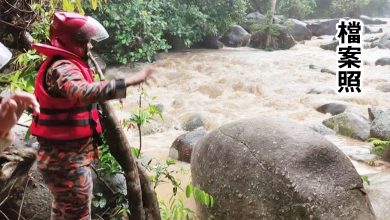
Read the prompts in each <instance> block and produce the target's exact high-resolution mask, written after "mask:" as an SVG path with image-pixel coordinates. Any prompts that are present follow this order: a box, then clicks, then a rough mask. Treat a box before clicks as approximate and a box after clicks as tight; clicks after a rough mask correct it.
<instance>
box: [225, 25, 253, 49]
mask: <svg viewBox="0 0 390 220" xmlns="http://www.w3.org/2000/svg"><path fill="white" fill-rule="evenodd" d="M250 38H251V35H250V34H249V33H248V32H247V31H246V30H245V29H244V28H242V27H241V26H239V25H233V26H231V27H230V29H229V30H228V31H227V32H226V33H225V34H224V35H223V36H222V38H221V39H220V40H221V42H222V43H223V44H224V45H225V46H228V47H245V46H247V44H248V42H249V39H250Z"/></svg>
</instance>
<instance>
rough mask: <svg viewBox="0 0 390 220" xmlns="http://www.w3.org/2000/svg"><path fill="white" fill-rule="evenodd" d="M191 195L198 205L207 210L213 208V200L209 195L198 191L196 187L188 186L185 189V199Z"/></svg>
mask: <svg viewBox="0 0 390 220" xmlns="http://www.w3.org/2000/svg"><path fill="white" fill-rule="evenodd" d="M191 194H192V195H193V196H194V199H195V201H197V202H198V203H200V204H202V205H205V206H207V207H209V208H211V207H213V206H214V198H213V197H212V196H211V195H209V194H208V193H206V192H205V191H203V190H201V189H199V188H198V187H195V186H193V185H192V184H188V185H187V187H186V197H187V198H190V196H191Z"/></svg>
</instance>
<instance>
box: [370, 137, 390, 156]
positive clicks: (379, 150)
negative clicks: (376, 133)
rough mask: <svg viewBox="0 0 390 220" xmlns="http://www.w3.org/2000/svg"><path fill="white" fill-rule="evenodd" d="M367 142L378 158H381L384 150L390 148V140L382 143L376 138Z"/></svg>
mask: <svg viewBox="0 0 390 220" xmlns="http://www.w3.org/2000/svg"><path fill="white" fill-rule="evenodd" d="M368 141H369V142H371V143H372V144H373V145H374V147H373V148H372V150H371V151H372V152H373V153H375V154H377V155H379V156H382V155H383V152H384V151H385V150H386V148H388V147H389V146H390V140H388V141H384V140H380V139H378V138H370V139H368Z"/></svg>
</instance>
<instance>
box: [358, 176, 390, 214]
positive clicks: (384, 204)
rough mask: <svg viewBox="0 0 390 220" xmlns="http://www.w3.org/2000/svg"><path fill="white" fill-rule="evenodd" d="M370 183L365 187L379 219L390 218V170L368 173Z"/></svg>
mask: <svg viewBox="0 0 390 220" xmlns="http://www.w3.org/2000/svg"><path fill="white" fill-rule="evenodd" d="M367 177H368V180H369V181H370V184H367V185H366V186H365V187H364V188H365V189H366V191H367V194H368V197H369V198H370V201H371V204H372V208H373V209H374V212H375V214H376V217H377V220H389V219H390V212H389V207H390V187H389V182H390V172H389V171H388V170H387V171H384V172H380V173H372V174H367Z"/></svg>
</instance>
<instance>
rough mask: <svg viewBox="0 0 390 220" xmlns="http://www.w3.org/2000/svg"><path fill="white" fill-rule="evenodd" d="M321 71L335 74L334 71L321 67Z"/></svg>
mask: <svg viewBox="0 0 390 220" xmlns="http://www.w3.org/2000/svg"><path fill="white" fill-rule="evenodd" d="M321 73H329V74H332V75H336V72H335V71H333V70H330V69H327V68H322V69H321Z"/></svg>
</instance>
